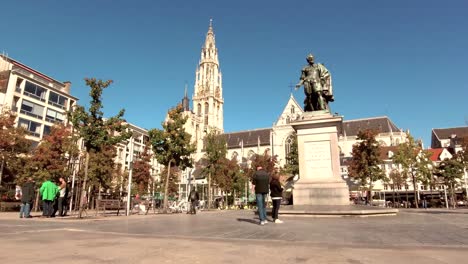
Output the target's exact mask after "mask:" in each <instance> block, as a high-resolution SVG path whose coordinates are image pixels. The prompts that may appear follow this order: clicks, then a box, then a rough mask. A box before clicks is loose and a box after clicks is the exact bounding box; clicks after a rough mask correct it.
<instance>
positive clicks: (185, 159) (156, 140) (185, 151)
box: [148, 104, 196, 211]
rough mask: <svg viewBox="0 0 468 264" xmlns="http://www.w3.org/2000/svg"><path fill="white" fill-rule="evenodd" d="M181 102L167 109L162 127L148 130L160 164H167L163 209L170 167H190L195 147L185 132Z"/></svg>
mask: <svg viewBox="0 0 468 264" xmlns="http://www.w3.org/2000/svg"><path fill="white" fill-rule="evenodd" d="M183 110H184V109H183V107H182V105H181V104H179V105H177V106H176V107H175V108H173V109H171V110H169V112H168V119H167V121H166V122H163V123H162V127H163V129H162V130H161V129H151V130H150V131H149V132H148V135H149V138H150V142H151V146H152V147H153V153H154V155H155V157H156V160H157V161H158V162H159V163H161V164H167V166H166V167H167V174H166V180H165V183H164V210H165V211H166V210H167V194H168V187H169V178H170V172H171V169H172V167H178V168H179V169H181V170H184V169H186V168H191V167H192V163H193V162H192V159H191V157H190V155H192V154H193V153H194V152H195V150H196V147H195V145H194V144H192V143H190V140H191V135H190V134H189V133H187V132H185V129H184V124H185V122H187V117H186V116H184V113H183Z"/></svg>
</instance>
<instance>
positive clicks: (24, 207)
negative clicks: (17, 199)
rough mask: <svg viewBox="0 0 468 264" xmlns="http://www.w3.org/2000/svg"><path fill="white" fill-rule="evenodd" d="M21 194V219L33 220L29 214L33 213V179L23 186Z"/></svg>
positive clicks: (29, 179)
mask: <svg viewBox="0 0 468 264" xmlns="http://www.w3.org/2000/svg"><path fill="white" fill-rule="evenodd" d="M21 193H22V196H21V210H20V218H23V217H24V218H31V217H32V216H31V215H30V214H29V213H30V212H31V208H32V203H33V200H34V182H33V179H32V178H31V177H29V178H28V180H27V182H26V183H25V184H23V186H21Z"/></svg>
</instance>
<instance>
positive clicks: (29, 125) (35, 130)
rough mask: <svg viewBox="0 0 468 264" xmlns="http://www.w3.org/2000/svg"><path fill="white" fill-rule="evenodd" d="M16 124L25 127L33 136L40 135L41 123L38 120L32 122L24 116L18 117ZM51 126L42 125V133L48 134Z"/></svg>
mask: <svg viewBox="0 0 468 264" xmlns="http://www.w3.org/2000/svg"><path fill="white" fill-rule="evenodd" d="M18 126H19V127H22V128H24V129H26V131H27V132H28V133H29V134H30V135H31V136H34V137H40V136H41V128H42V125H41V124H40V123H38V122H34V121H32V120H28V119H24V118H19V120H18ZM50 130H51V127H50V126H47V125H44V131H43V135H44V136H45V135H49V134H50Z"/></svg>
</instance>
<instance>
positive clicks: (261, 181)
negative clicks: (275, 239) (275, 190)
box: [252, 166, 270, 225]
mask: <svg viewBox="0 0 468 264" xmlns="http://www.w3.org/2000/svg"><path fill="white" fill-rule="evenodd" d="M269 182H270V175H269V174H268V172H266V171H265V170H264V169H263V168H262V167H261V166H258V167H257V171H256V172H255V174H254V175H253V182H252V183H253V184H254V185H255V197H256V200H257V208H258V217H259V218H260V225H265V224H266V223H267V219H266V210H265V199H266V196H267V194H268V192H269V189H270V186H269Z"/></svg>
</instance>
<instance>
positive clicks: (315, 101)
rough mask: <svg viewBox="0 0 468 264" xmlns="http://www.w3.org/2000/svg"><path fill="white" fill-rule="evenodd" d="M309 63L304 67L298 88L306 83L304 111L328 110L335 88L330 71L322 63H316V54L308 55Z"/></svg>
mask: <svg viewBox="0 0 468 264" xmlns="http://www.w3.org/2000/svg"><path fill="white" fill-rule="evenodd" d="M307 63H308V64H309V65H307V66H305V67H304V68H302V74H301V79H300V81H299V82H298V83H297V84H296V90H297V89H299V88H300V87H301V86H302V85H304V93H305V96H306V97H305V99H304V111H305V112H312V111H319V110H328V111H330V109H329V107H328V102H333V101H334V98H333V89H332V83H331V75H330V72H329V71H328V70H327V68H325V66H323V64H320V63H314V55H312V54H309V55H308V56H307Z"/></svg>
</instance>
